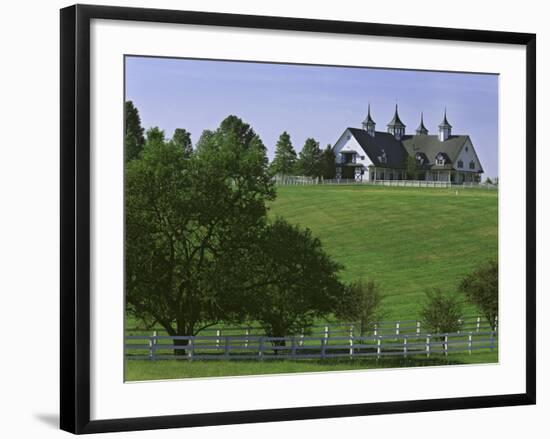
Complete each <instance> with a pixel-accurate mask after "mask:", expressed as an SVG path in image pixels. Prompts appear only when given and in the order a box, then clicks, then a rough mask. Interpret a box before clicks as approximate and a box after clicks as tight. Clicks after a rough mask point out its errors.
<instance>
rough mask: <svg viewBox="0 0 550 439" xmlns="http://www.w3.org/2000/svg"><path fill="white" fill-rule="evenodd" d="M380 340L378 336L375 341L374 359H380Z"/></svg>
mask: <svg viewBox="0 0 550 439" xmlns="http://www.w3.org/2000/svg"><path fill="white" fill-rule="evenodd" d="M380 341H381V338H380V336H378V340H377V342H376V359H377V360H379V359H380V353H381V348H380V344H381V343H380Z"/></svg>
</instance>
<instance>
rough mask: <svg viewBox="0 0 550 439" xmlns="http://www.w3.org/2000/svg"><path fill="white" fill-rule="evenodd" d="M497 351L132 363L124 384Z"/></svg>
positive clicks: (485, 356) (449, 360) (421, 361)
mask: <svg viewBox="0 0 550 439" xmlns="http://www.w3.org/2000/svg"><path fill="white" fill-rule="evenodd" d="M497 361H498V352H497V350H496V349H495V350H494V351H493V352H491V351H478V352H475V353H473V354H472V355H469V354H468V353H453V354H449V356H448V357H445V356H444V355H432V356H430V358H426V357H422V356H418V357H409V358H382V359H380V360H376V359H374V358H369V359H358V358H356V359H354V360H332V359H327V360H322V361H321V360H297V361H292V360H285V361H277V360H265V361H240V360H238V361H237V360H234V361H224V360H219V361H218V360H210V361H187V360H156V361H148V360H131V361H126V367H125V381H143V380H160V379H177V378H199V377H223V376H242V375H265V374H278V373H304V372H330V371H339V370H357V369H376V368H391V367H420V366H446V365H460V364H474V363H477V364H482V363H495V362H497Z"/></svg>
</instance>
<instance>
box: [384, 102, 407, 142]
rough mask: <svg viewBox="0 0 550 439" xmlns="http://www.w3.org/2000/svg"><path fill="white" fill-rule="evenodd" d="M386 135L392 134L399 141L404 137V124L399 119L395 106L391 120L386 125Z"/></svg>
mask: <svg viewBox="0 0 550 439" xmlns="http://www.w3.org/2000/svg"><path fill="white" fill-rule="evenodd" d="M388 133H390V134H393V137H395V138H396V139H397V140H401V137H403V136H404V135H405V124H404V123H403V122H401V119H399V113H398V111H397V104H395V114H394V115H393V119H392V120H390V122H389V123H388Z"/></svg>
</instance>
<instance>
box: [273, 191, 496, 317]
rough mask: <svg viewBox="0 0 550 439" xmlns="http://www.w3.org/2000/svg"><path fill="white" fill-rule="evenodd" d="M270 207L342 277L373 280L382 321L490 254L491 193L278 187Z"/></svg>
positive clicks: (416, 305) (407, 313)
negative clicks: (302, 231)
mask: <svg viewBox="0 0 550 439" xmlns="http://www.w3.org/2000/svg"><path fill="white" fill-rule="evenodd" d="M270 208H271V209H270V215H271V216H272V217H275V216H282V217H284V218H285V219H287V220H288V221H290V222H292V223H295V224H299V225H301V226H303V227H308V228H310V229H311V230H312V231H313V233H314V235H315V236H317V237H319V238H320V239H321V242H322V244H323V247H324V248H325V250H326V251H327V252H328V253H329V254H330V255H332V256H333V257H334V259H335V260H337V261H338V262H340V263H341V264H343V265H344V267H345V268H344V270H343V271H342V279H343V280H346V281H351V280H355V279H359V278H363V279H373V280H375V281H377V282H379V283H380V284H381V285H382V287H383V289H384V291H385V293H386V295H387V297H386V300H385V303H384V309H385V311H386V316H385V318H386V319H388V320H399V319H416V318H418V317H419V311H420V307H421V303H422V300H423V297H424V292H425V290H426V289H428V288H432V287H438V288H442V289H443V290H446V291H449V292H455V291H456V287H457V284H458V283H459V281H460V280H461V279H462V278H463V277H464V276H465V275H466V274H467V273H469V272H470V271H471V270H473V269H475V268H477V267H478V266H479V264H480V263H482V262H484V261H486V260H488V259H490V258H496V257H497V253H498V192H497V191H494V190H487V189H459V190H458V192H457V191H456V190H455V189H439V188H438V189H428V188H399V187H379V186H359V185H354V186H351V185H350V186H328V185H327V186H321V185H315V186H314V185H312V186H284V187H281V186H280V187H278V188H277V199H276V200H275V201H274V202H273V203H272V204H271V206H270ZM467 311H468V312H469V313H472V314H475V313H476V312H477V311H476V310H475V309H474V308H473V307H471V306H469V307H467Z"/></svg>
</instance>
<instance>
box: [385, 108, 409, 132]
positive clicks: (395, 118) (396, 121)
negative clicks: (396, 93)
mask: <svg viewBox="0 0 550 439" xmlns="http://www.w3.org/2000/svg"><path fill="white" fill-rule="evenodd" d="M387 126H388V127H394V126H401V127H403V128H405V124H404V123H403V122H401V119H399V113H398V112H397V104H396V105H395V114H394V115H393V119H392V120H390V122H389V123H388V125H387Z"/></svg>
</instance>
